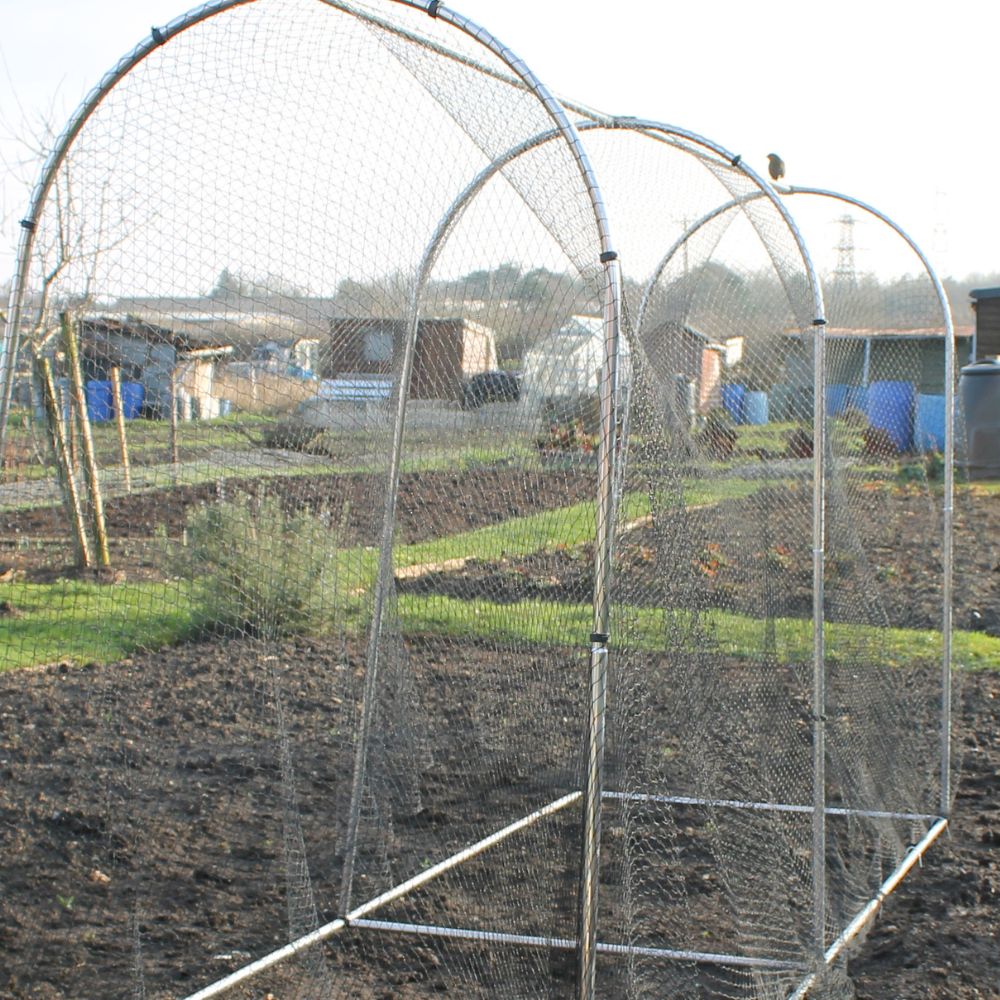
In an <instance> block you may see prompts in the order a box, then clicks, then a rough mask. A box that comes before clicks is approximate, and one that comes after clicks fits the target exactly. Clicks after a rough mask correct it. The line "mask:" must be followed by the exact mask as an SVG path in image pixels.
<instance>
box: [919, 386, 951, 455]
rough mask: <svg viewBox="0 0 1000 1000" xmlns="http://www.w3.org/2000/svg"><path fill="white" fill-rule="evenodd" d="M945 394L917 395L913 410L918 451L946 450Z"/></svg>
mask: <svg viewBox="0 0 1000 1000" xmlns="http://www.w3.org/2000/svg"><path fill="white" fill-rule="evenodd" d="M944 428H945V420H944V396H928V395H924V394H923V393H921V394H920V395H918V396H917V405H916V408H915V409H914V411H913V443H914V445H915V446H916V449H917V451H922V452H931V451H944Z"/></svg>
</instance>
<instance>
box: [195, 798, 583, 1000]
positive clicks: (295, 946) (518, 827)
mask: <svg viewBox="0 0 1000 1000" xmlns="http://www.w3.org/2000/svg"><path fill="white" fill-rule="evenodd" d="M582 794H583V793H582V792H570V793H569V794H568V795H563V796H562V797H561V798H558V799H555V800H554V801H553V802H550V803H549V804H548V805H546V806H542V807H541V808H540V809H536V810H535V811H534V812H531V813H528V815H527V816H522V817H521V819H519V820H516V821H515V822H513V823H510V824H508V825H507V826H505V827H503V829H501V830H497V831H496V833H492V834H490V836H488V837H484V838H483V839H482V840H479V841H476V843H474V844H471V845H469V846H468V847H466V848H465V849H464V850H461V851H459V852H458V853H457V854H453V855H451V857H448V858H445V859H444V861H439V862H438V863H437V864H436V865H432V866H431V867H430V868H428V869H427V870H426V871H422V872H421V873H420V874H419V875H415V876H414V877H413V878H411V879H408V880H407V881H405V882H401V883H400V884H399V885H397V886H395V887H394V888H392V889H389V890H387V891H386V892H383V893H382V894H381V895H379V896H376V897H375V898H374V899H370V900H369V901H368V902H367V903H363V904H362V905H361V906H359V907H358V908H357V909H356V910H353V911H352V912H350V913H348V914H347V916H346V917H338V918H337V919H336V920H332V921H330V923H328V924H324V925H323V926H322V927H317V928H316V930H314V931H311V932H310V933H309V934H305V935H303V936H302V937H300V938H297V939H296V940H294V941H292V942H290V943H289V944H286V945H284V947H281V948H278V949H277V950H276V951H272V952H271V953H270V954H268V955H265V956H263V957H262V958H258V959H257V960H256V961H254V962H251V963H250V964H249V965H245V966H243V968H241V969H237V970H236V971H235V972H232V973H230V974H229V975H228V976H226V977H225V978H224V979H220V980H219V981H218V982H216V983H212V985H210V986H206V987H205V988H204V989H201V990H199V991H198V992H197V993H192V994H191V995H190V996H188V997H186V998H185V1000H209V998H210V997H217V996H220V995H221V994H223V993H225V992H227V991H228V990H231V989H232V988H233V987H234V986H238V985H239V984H240V983H243V982H246V981H247V980H248V979H252V978H253V977H254V976H257V975H259V974H260V973H261V972H263V971H264V970H265V969H270V968H273V967H274V966H275V965H278V964H279V963H281V962H284V961H286V960H287V959H289V958H292V957H293V956H295V955H298V954H301V953H302V952H303V951H306V950H307V949H309V948H312V947H313V946H314V945H317V944H319V943H320V942H322V941H326V940H327V939H328V938H331V937H333V936H334V935H335V934H339V933H340V932H341V931H342V930H344V929H345V928H347V927H349V926H350V925H351V924H353V923H355V922H356V921H358V920H359V919H361V918H362V917H365V916H367V914H369V913H374V912H375V911H376V910H378V909H380V908H381V907H383V906H387V905H388V904H389V903H393V902H395V901H396V900H397V899H400V898H401V897H403V896H405V895H407V893H410V892H413V891H414V890H415V889H419V888H420V887H421V886H423V885H426V884H427V883H428V882H431V881H433V880H434V879H436V878H437V877H438V876H439V875H444V874H445V872H448V871H450V870H451V869H452V868H455V867H456V866H458V865H460V864H462V863H463V862H465V861H469V860H471V859H472V858H474V857H476V855H478V854H482V853H483V852H484V851H487V850H489V849H490V848H491V847H495V846H496V845H497V844H499V843H501V842H502V841H504V840H506V839H507V838H508V837H512V836H513V835H514V834H515V833H520V832H521V831H522V830H526V829H528V827H531V826H534V825H535V824H536V823H538V822H539V821H540V820H543V819H546V818H547V817H549V816H553V815H555V813H557V812H559V811H560V810H561V809H565V808H566V807H567V806H570V805H572V804H573V803H574V802H578V801H579V800H580V798H581V796H582Z"/></svg>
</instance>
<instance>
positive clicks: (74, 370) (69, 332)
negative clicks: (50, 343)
mask: <svg viewBox="0 0 1000 1000" xmlns="http://www.w3.org/2000/svg"><path fill="white" fill-rule="evenodd" d="M59 319H60V322H61V323H62V334H63V342H64V344H65V348H66V362H67V364H68V366H69V377H70V383H71V384H72V386H73V396H74V398H75V399H76V418H77V427H78V429H79V431H80V441H81V443H82V444H83V471H84V475H85V477H86V480H87V488H88V490H89V492H90V508H91V511H92V512H93V515H94V537H95V539H96V541H97V563H98V566H102V567H107V566H110V565H111V556H110V555H109V553H108V532H107V528H106V527H105V522H104V500H103V498H102V497H101V482H100V478H99V476H98V473H97V455H96V453H95V451H94V436H93V434H92V433H91V430H90V420H89V419H88V414H87V396H86V393H85V392H84V389H83V372H82V371H81V369H80V349H79V345H78V344H77V342H76V331H75V329H74V327H75V325H76V324H75V323H74V322H73V320H72V318H71V317H70V314H69V313H67V312H64V313H63V314H62V315H61V316H60V317H59Z"/></svg>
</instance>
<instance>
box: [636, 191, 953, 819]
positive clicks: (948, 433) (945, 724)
mask: <svg viewBox="0 0 1000 1000" xmlns="http://www.w3.org/2000/svg"><path fill="white" fill-rule="evenodd" d="M776 190H777V191H778V193H779V194H780V195H782V196H783V197H791V196H792V195H797V194H802V195H813V196H815V197H820V198H830V199H833V200H835V201H840V202H843V203H844V204H846V205H852V206H854V207H855V208H859V209H861V210H862V211H864V212H867V213H868V214H869V215H871V216H873V217H874V218H876V219H878V220H879V221H880V222H881V223H883V224H884V225H886V226H888V227H889V228H890V229H891V230H892V231H893V232H894V233H896V235H897V236H899V238H900V239H901V240H903V242H904V243H906V245H907V246H908V247H909V248H910V249H911V250H912V251H913V253H914V254H915V255H916V257H917V259H918V260H919V261H920V263H921V265H922V266H923V268H924V271H925V272H926V274H927V277H928V279H929V280H930V282H931V285H932V286H933V288H934V294H935V295H936V296H937V300H938V304H939V305H940V306H941V320H942V326H943V330H942V332H943V339H944V398H945V406H944V408H945V414H946V419H945V428H944V470H945V471H944V507H943V510H942V514H943V523H942V532H943V535H944V537H943V539H942V560H941V561H942V605H943V606H942V611H941V633H942V655H941V721H940V745H941V767H940V778H939V780H940V796H939V803H940V810H941V811H940V815H941V816H948V815H949V814H950V811H951V793H952V787H951V771H952V748H951V727H952V691H951V689H952V655H953V634H952V633H953V622H952V591H953V574H954V547H953V542H952V535H953V529H954V515H955V461H954V459H955V416H956V413H955V403H956V399H955V383H956V379H955V376H956V364H957V362H956V356H955V328H954V321H953V318H952V314H951V304H950V302H949V301H948V293H947V292H946V291H945V288H944V285H943V284H942V282H941V279H940V277H939V276H938V273H937V271H936V270H935V268H934V266H933V264H931V262H930V260H929V259H928V258H927V256H926V254H925V253H924V252H923V250H922V249H921V248H920V246H919V245H918V244H917V242H916V241H915V240H914V239H913V238H912V237H911V236H910V235H909V233H907V232H906V230H904V229H903V228H902V226H900V225H899V223H897V222H896V221H895V220H894V219H892V218H890V217H889V216H888V215H886V214H885V213H884V212H880V211H879V210H878V209H877V208H875V207H874V206H872V205H870V204H868V203H867V202H864V201H861V200H860V199H858V198H854V197H852V196H851V195H847V194H843V193H842V192H837V191H831V190H828V189H826V188H814V187H800V186H794V187H793V186H789V187H778V188H776ZM760 197H761V195H760V194H756V193H751V194H748V195H746V196H744V197H743V198H737V199H733V200H732V201H730V202H726V203H724V204H721V205H719V206H717V207H716V208H714V209H713V210H712V211H711V212H708V213H706V214H705V215H704V216H702V218H700V219H698V220H696V221H695V222H693V223H692V224H691V225H690V226H689V227H688V228H687V230H686V231H685V232H684V233H682V234H681V236H679V237H678V238H677V240H676V241H675V242H674V244H673V246H671V247H670V249H669V250H668V251H667V253H666V255H665V256H664V257H663V258H662V259H661V260H660V262H659V263H658V264H657V266H656V268H655V269H654V271H653V274H652V276H651V277H650V279H649V281H648V282H647V285H646V288H645V289H644V290H643V296H642V300H641V303H640V306H639V311H638V314H637V318H636V328H637V329H641V327H642V320H643V317H644V315H645V310H646V307H647V305H648V304H649V299H650V296H651V295H652V292H653V288H654V287H655V285H656V284H657V282H658V281H659V280H660V277H661V276H662V274H663V271H664V270H665V269H666V267H667V265H668V264H669V263H670V261H671V260H672V258H673V257H674V256H675V255H676V254H677V253H678V251H679V250H680V249H681V248H682V247H683V245H684V244H685V243H686V242H687V241H688V240H689V239H691V237H692V236H694V235H695V233H697V232H698V231H699V230H700V229H701V228H702V227H704V226H705V225H707V224H708V223H709V222H711V221H712V220H713V219H716V218H718V217H719V216H721V215H724V214H725V213H727V212H730V211H733V210H734V209H737V208H742V206H743V205H744V204H745V203H746V202H748V201H752V200H754V199H757V198H760ZM870 349H871V345H870V342H867V341H866V343H865V374H866V377H867V370H868V357H869V351H870ZM823 395H824V405H825V393H824V394H823Z"/></svg>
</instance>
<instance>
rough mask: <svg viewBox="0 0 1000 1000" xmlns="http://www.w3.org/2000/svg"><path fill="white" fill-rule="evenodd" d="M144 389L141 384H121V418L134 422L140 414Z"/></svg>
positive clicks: (144, 399) (144, 396)
mask: <svg viewBox="0 0 1000 1000" xmlns="http://www.w3.org/2000/svg"><path fill="white" fill-rule="evenodd" d="M145 401H146V387H145V386H144V385H143V384H142V383H141V382H122V416H124V417H125V419H126V420H134V419H135V418H136V417H137V416H139V414H140V413H141V412H142V404H143V403H144V402H145Z"/></svg>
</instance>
